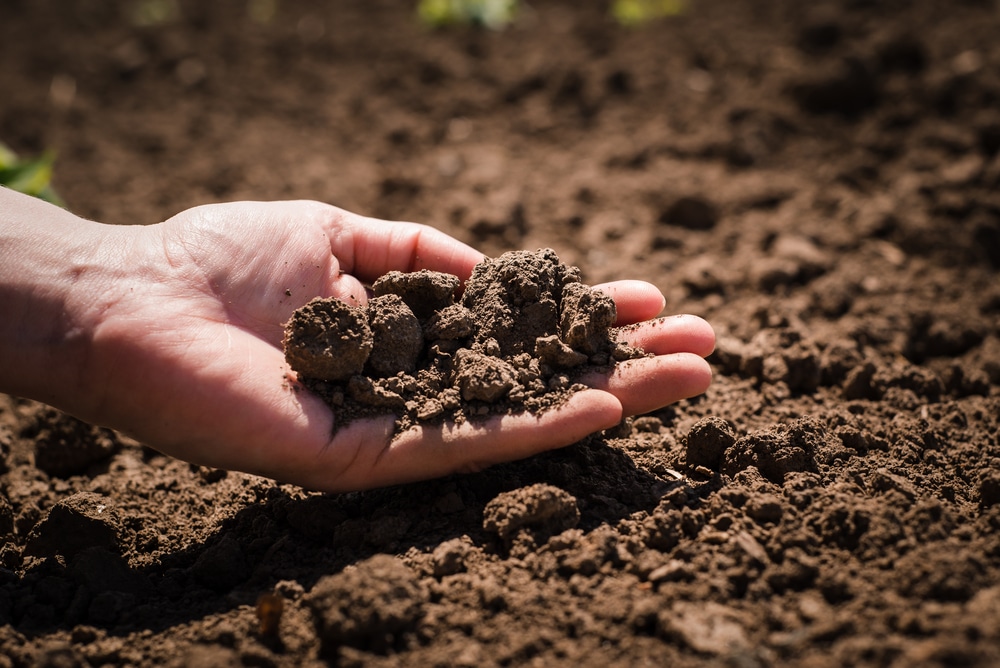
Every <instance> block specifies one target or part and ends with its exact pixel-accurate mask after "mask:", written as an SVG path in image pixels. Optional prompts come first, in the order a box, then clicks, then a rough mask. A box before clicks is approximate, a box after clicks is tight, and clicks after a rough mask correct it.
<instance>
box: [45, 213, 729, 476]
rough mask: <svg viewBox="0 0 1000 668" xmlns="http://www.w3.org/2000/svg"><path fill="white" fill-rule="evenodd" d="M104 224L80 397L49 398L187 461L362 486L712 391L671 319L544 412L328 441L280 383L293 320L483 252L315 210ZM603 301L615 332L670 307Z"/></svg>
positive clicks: (317, 414) (706, 348)
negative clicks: (392, 276) (627, 357)
mask: <svg viewBox="0 0 1000 668" xmlns="http://www.w3.org/2000/svg"><path fill="white" fill-rule="evenodd" d="M101 227H102V228H104V233H105V234H106V235H111V236H112V237H113V239H112V241H111V242H105V243H104V244H102V249H103V250H102V253H101V255H100V257H101V258H102V262H103V264H104V265H106V266H114V267H115V270H114V271H110V272H104V273H106V274H108V275H109V276H110V277H111V278H113V280H110V279H109V280H104V281H103V282H101V281H96V282H95V281H94V280H93V279H91V280H90V281H89V282H88V285H90V286H91V288H90V289H91V290H94V289H96V288H95V287H94V286H97V285H100V286H102V289H103V290H105V292H104V293H103V294H102V297H101V298H100V299H96V300H92V301H93V302H94V303H93V306H92V307H91V312H90V313H89V314H88V315H87V316H86V317H80V318H78V319H77V320H78V321H79V322H83V323H86V325H85V329H87V330H88V332H89V333H90V336H89V343H88V345H87V349H86V354H85V355H82V356H80V359H81V360H82V361H81V362H80V363H81V364H82V368H81V369H80V370H79V373H77V374H75V376H74V377H75V378H77V387H75V388H69V389H70V390H72V392H70V393H68V394H67V396H75V397H77V398H75V399H67V400H66V401H65V402H63V403H65V404H67V405H59V402H58V401H55V402H52V403H55V404H56V405H57V406H58V407H61V408H64V409H66V410H69V411H70V412H73V413H75V414H77V415H78V416H80V417H81V418H83V419H86V420H90V421H92V422H95V423H98V424H105V425H109V426H113V427H115V428H118V429H121V430H122V431H125V432H127V433H130V434H131V435H133V436H135V437H136V438H137V439H139V440H141V441H142V442H144V443H146V444H148V445H150V446H151V447H154V448H156V449H158V450H161V451H162V452H164V453H167V454H170V455H173V456H176V457H180V458H182V459H185V460H188V461H191V462H196V463H201V464H206V465H210V466H216V467H221V468H227V469H236V470H242V471H246V472H250V473H256V474H260V475H264V476H268V477H272V478H277V479H279V480H282V481H285V482H291V483H297V484H300V485H303V486H305V487H309V488H313V489H320V490H328V491H346V490H356V489H364V488H371V487H377V486H381V485H388V484H393V483H400V482H407V481H413V480H419V479H426V478H432V477H436V476H441V475H445V474H448V473H452V472H456V471H468V470H475V469H479V468H482V467H485V466H488V465H490V464H494V463H498V462H501V461H508V460H513V459H518V458H522V457H526V456H528V455H531V454H534V453H537V452H541V451H543V450H548V449H551V448H557V447H561V446H565V445H568V444H570V443H573V442H575V441H577V440H579V439H581V438H583V437H585V436H586V435H588V434H590V433H592V432H595V431H598V430H601V429H605V428H608V427H611V426H614V425H615V424H617V423H618V422H619V421H620V420H621V419H622V417H623V416H624V415H630V414H635V413H641V412H647V411H650V410H653V409H656V408H659V407H661V406H664V405H667V404H670V403H672V402H675V401H677V400H679V399H682V398H685V397H689V396H693V395H695V394H699V393H701V392H704V391H705V389H706V388H707V387H708V384H709V382H710V380H711V372H710V370H709V367H708V365H707V364H706V363H705V361H704V360H703V359H702V357H703V356H705V355H708V354H709V353H710V352H711V350H712V348H713V346H714V335H713V333H712V330H711V328H710V327H709V326H708V325H707V324H706V323H705V322H704V321H703V320H701V319H699V318H695V317H692V316H680V317H675V318H667V319H661V320H653V321H649V322H646V323H645V324H644V325H642V326H641V327H639V328H636V329H632V330H630V331H629V332H628V333H627V336H628V339H629V342H631V343H633V344H635V345H638V346H641V347H642V348H643V349H645V350H646V351H647V352H652V353H654V354H655V355H656V357H652V358H644V359H639V360H632V361H629V362H626V363H624V364H620V365H618V367H616V369H615V371H614V373H613V374H611V376H610V377H594V378H591V379H588V382H589V384H592V386H593V387H594V388H595V389H590V390H585V391H582V392H579V393H577V394H575V395H573V397H572V398H571V399H570V400H569V402H567V404H566V405H564V406H563V407H561V408H559V409H557V410H553V411H549V412H546V413H543V414H542V415H540V416H534V415H529V414H524V415H517V416H504V417H498V418H493V419H490V420H488V421H487V422H484V423H479V422H477V423H470V422H466V423H464V424H462V425H460V426H455V425H446V426H444V427H421V428H417V429H413V430H410V431H407V432H406V433H404V434H402V435H401V436H399V437H398V438H396V439H392V435H393V423H394V418H393V417H391V416H386V417H384V418H378V419H371V420H359V421H356V422H352V423H350V424H349V425H347V426H346V427H345V428H342V429H338V430H336V431H334V425H335V420H336V418H335V415H334V414H333V413H332V412H331V411H330V409H329V408H328V407H327V406H326V405H325V404H324V403H323V402H322V401H320V400H319V399H318V398H317V397H316V396H314V395H313V394H311V393H310V392H307V391H305V390H302V389H301V388H300V387H299V386H298V385H297V384H296V383H294V382H292V381H291V380H290V378H291V377H292V376H293V375H294V374H293V372H291V371H290V369H289V368H288V366H287V364H286V363H285V360H284V355H283V352H282V347H281V339H282V334H283V323H285V322H286V321H287V320H288V319H289V317H290V316H291V314H292V312H293V311H294V310H295V309H296V308H298V307H300V306H302V305H303V304H305V303H306V302H307V301H309V300H310V299H312V298H313V297H315V296H335V297H339V298H341V299H344V300H346V301H348V302H353V303H357V304H360V303H364V301H365V300H366V295H365V289H364V287H363V283H362V282H369V283H370V282H371V281H373V280H374V279H375V278H377V277H378V276H380V275H382V274H383V273H385V272H387V271H390V270H401V271H415V270H418V269H433V270H436V271H444V272H449V273H452V274H456V275H458V276H459V277H460V278H462V279H465V278H467V277H468V276H469V274H470V273H471V271H472V268H473V266H474V265H475V264H476V263H477V262H479V261H480V260H481V259H482V257H483V256H482V255H481V254H480V253H478V252H477V251H474V250H473V249H471V248H470V247H468V246H466V245H464V244H462V243H460V242H458V241H457V240H455V239H452V238H451V237H448V236H447V235H445V234H443V233H441V232H439V231H436V230H434V229H432V228H430V227H427V226H423V225H418V224H414V223H394V222H386V221H380V220H374V219H370V218H364V217H361V216H357V215H354V214H351V213H348V212H345V211H342V210H340V209H336V208H334V207H330V206H326V205H322V204H318V203H314V202H282V203H238V204H222V205H211V206H205V207H198V208H195V209H191V210H189V211H185V212H184V213H181V214H179V215H178V216H175V217H174V218H172V219H170V220H168V221H166V222H165V223H161V224H159V225H152V226H148V227H131V228H106V227H104V226H101ZM91 273H94V272H91ZM96 273H97V274H98V275H100V274H101V272H96ZM601 289H603V290H606V291H607V292H608V293H609V294H611V295H612V296H613V297H614V299H615V300H616V302H617V304H618V309H619V324H625V323H630V322H639V321H643V320H646V319H648V318H651V317H653V316H655V315H656V314H658V313H659V311H660V310H661V309H662V308H663V303H664V302H663V297H662V295H660V293H659V291H658V290H656V288H655V287H653V286H651V285H649V284H647V283H642V282H637V281H628V282H618V283H611V284H607V285H604V286H601ZM83 301H86V300H83ZM74 303H79V300H75V301H74ZM331 435H332V437H331Z"/></svg>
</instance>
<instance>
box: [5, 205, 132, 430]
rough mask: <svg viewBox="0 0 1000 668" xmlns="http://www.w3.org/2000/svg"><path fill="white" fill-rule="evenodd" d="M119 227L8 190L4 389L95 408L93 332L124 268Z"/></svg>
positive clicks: (76, 409)
mask: <svg viewBox="0 0 1000 668" xmlns="http://www.w3.org/2000/svg"><path fill="white" fill-rule="evenodd" d="M124 242H125V236H124V235H122V234H117V233H114V228H113V227H111V226H105V225H101V224H100V223H95V222H91V221H86V220H83V219H81V218H79V217H77V216H75V215H73V214H71V213H69V212H68V211H65V210H63V209H60V208H58V207H55V206H52V205H50V204H46V203H45V202H42V201H40V200H36V199H34V198H30V197H27V196H24V195H20V194H18V193H14V192H12V191H9V190H0V312H3V313H4V318H3V319H2V321H0V391H3V392H7V393H10V394H15V395H18V396H23V397H28V398H32V399H37V400H39V401H43V402H45V403H48V404H51V405H54V406H56V407H58V408H62V409H64V410H67V411H69V412H72V413H77V414H81V413H83V414H86V413H88V412H90V410H89V407H88V406H87V403H88V402H90V401H94V400H95V397H93V396H89V395H92V393H89V392H87V391H86V390H87V387H88V373H89V367H90V364H89V358H90V351H91V348H92V346H91V344H92V338H93V333H94V332H95V331H96V329H97V327H98V325H99V322H100V319H101V316H102V314H103V313H104V312H106V310H107V306H108V305H109V304H110V303H111V302H112V301H114V300H115V297H114V296H113V292H112V289H111V288H112V286H114V285H115V284H116V280H115V278H116V277H115V274H117V273H121V271H122V268H123V263H122V262H121V261H120V258H122V257H124V255H122V249H123V244H124Z"/></svg>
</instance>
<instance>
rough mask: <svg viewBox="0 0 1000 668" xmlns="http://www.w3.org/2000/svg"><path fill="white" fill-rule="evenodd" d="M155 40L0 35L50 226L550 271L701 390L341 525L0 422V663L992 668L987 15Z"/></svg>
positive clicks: (337, 13)
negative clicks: (612, 310) (693, 351)
mask: <svg viewBox="0 0 1000 668" xmlns="http://www.w3.org/2000/svg"><path fill="white" fill-rule="evenodd" d="M155 4H156V3H148V2H139V1H138V0H136V1H134V2H133V1H126V0H120V1H119V2H106V3H95V2H88V1H85V0H74V1H72V2H68V3H61V2H60V3H57V2H55V0H45V1H40V2H34V1H33V2H27V1H24V0H22V1H16V0H15V1H14V2H13V3H8V5H9V6H8V7H7V8H6V9H5V11H4V14H5V17H4V20H3V21H0V56H2V59H3V62H4V63H5V64H6V67H4V68H3V69H2V71H0V90H2V91H4V92H3V96H2V98H0V139H2V140H3V141H5V142H7V143H9V144H10V145H11V146H12V147H13V148H15V149H17V150H19V151H22V152H24V153H34V152H40V151H42V150H44V149H45V148H47V147H52V148H54V149H56V150H57V151H58V155H59V158H58V162H57V170H56V186H57V188H58V189H59V191H60V192H61V194H62V195H63V196H64V197H65V199H66V200H67V202H68V204H69V206H70V207H71V208H72V209H73V210H74V211H77V212H78V213H80V214H82V215H85V216H88V217H93V218H96V219H99V220H102V221H105V222H111V223H123V224H132V223H149V222H155V221H157V220H162V219H165V218H167V217H169V216H170V215H172V214H173V213H175V212H177V211H179V210H181V209H184V208H186V207H189V206H193V205H195V204H200V203H204V202H208V201H216V200H230V199H279V198H292V197H296V198H298V197H305V198H312V199H320V200H325V201H329V202H332V203H335V204H338V205H340V206H343V207H345V208H348V209H353V210H356V211H358V212H361V213H365V214H369V215H377V216H382V217H388V218H399V219H409V220H419V221H422V222H428V223H432V224H434V225H435V226H438V227H440V228H441V229H444V230H445V231H447V232H449V233H452V234H454V235H456V236H458V237H460V238H462V239H464V240H466V241H469V242H470V243H474V244H475V245H477V246H479V247H480V248H482V249H483V250H484V251H486V252H488V253H490V254H492V255H498V254H500V253H501V252H503V251H505V250H509V249H514V248H527V249H535V248H543V247H551V248H554V249H556V250H557V252H558V253H559V256H560V258H562V259H563V260H564V261H565V262H567V263H570V264H574V265H577V266H579V267H580V268H581V269H582V270H583V279H584V280H585V281H586V282H587V283H588V284H594V283H597V282H600V281H604V280H608V279H612V278H633V277H634V278H644V279H646V280H650V281H652V282H654V283H656V284H657V285H659V286H660V287H661V288H662V289H663V290H664V292H665V293H666V294H667V296H668V310H670V311H671V312H679V311H684V312H692V313H697V314H699V315H701V316H703V317H705V318H707V319H708V320H709V321H710V322H712V323H713V325H714V326H715V327H716V331H717V333H718V336H719V347H718V350H717V352H716V353H715V354H714V355H713V357H712V358H711V361H712V363H713V365H714V368H715V370H716V380H715V384H714V385H713V387H712V389H711V390H710V391H709V392H708V393H707V395H705V396H704V397H701V398H698V399H695V400H691V401H686V402H682V403H681V404H679V405H676V406H672V407H669V408H667V409H664V410H662V411H659V412H657V413H655V414H652V415H647V416H642V417H638V418H636V419H634V420H632V421H631V422H630V423H629V424H628V425H626V426H625V427H623V428H622V429H621V430H620V431H618V432H616V433H609V434H603V435H600V436H595V437H593V438H591V439H589V440H587V441H585V442H582V443H579V444H577V445H574V446H571V447H569V448H566V449H565V450H562V451H558V452H553V453H550V454H546V455H543V456H538V457H534V458H532V459H530V460H526V461H523V462H519V463H514V464H509V465H504V466H499V467H496V468H494V469H491V470H488V471H485V472H483V473H480V474H476V475H469V476H461V477H454V478H450V479H447V480H440V481H433V482H428V483H423V484H417V485H409V486H403V487H395V488H390V489H384V490H377V491H372V492H366V493H358V494H346V495H321V494H314V493H309V492H305V491H303V490H301V489H299V488H296V487H292V486H288V485H281V484H278V483H275V482H273V481H269V480H265V479H261V478H255V477H252V476H247V475H243V474H237V473H227V472H224V471H218V470H212V469H205V468H196V467H191V466H189V465H187V464H185V463H182V462H178V461H176V460H172V459H169V458H166V457H163V456H161V455H159V454H157V453H155V452H153V451H151V450H149V449H146V448H144V447H143V446H142V445H141V444H139V443H135V442H132V441H130V440H128V439H126V438H124V437H121V436H118V435H116V434H114V433H113V432H109V431H106V430H101V429H97V428H94V427H90V426H88V425H83V424H81V423H78V422H76V421H75V420H73V419H72V418H69V417H67V416H64V415H61V414H59V413H57V412H54V411H52V410H50V409H46V408H43V407H40V406H38V405H36V404H33V403H30V402H25V401H21V400H18V399H16V398H3V401H2V402H0V448H2V455H3V460H2V461H3V465H2V466H0V469H2V471H0V487H2V489H3V490H4V494H3V496H0V566H2V568H0V650H2V651H0V665H18V666H21V665H125V664H168V665H185V666H198V665H212V666H216V665H256V666H266V665H289V666H292V665H303V664H309V663H315V662H322V661H331V662H339V663H342V664H344V665H362V664H363V665H425V664H438V665H459V666H461V665H469V666H473V665H474V666H489V665H521V664H527V663H532V662H538V663H540V664H544V665H557V664H564V665H565V664H574V665H583V666H598V665H601V666H604V665H642V664H644V663H645V664H650V665H678V666H685V665H718V664H720V663H724V662H728V663H730V664H733V665H746V666H754V665H775V664H781V665H803V666H805V665H809V666H825V665H831V666H832V665H860V666H863V665H901V666H902V665H942V666H944V665H979V666H989V665H996V664H997V663H998V662H1000V586H998V585H997V582H1000V441H998V439H1000V436H998V434H1000V417H998V416H1000V282H998V274H997V272H998V268H1000V153H998V152H1000V111H998V109H1000V106H998V103H1000V42H997V40H996V35H997V34H1000V32H998V30H1000V14H998V12H997V9H996V7H995V4H994V3H991V2H977V1H973V0H966V1H963V2H958V3H937V2H932V1H931V0H914V1H912V2H902V1H900V2H895V1H889V2H882V3H873V2H859V1H857V0H842V1H840V2H824V3H821V4H815V3H810V4H808V6H807V5H806V4H803V3H798V2H791V1H790V0H789V1H787V2H785V1H782V2H764V1H759V2H758V1H757V0H747V2H743V3H733V2H723V1H722V0H697V1H695V0H692V1H691V2H690V3H689V5H690V7H689V11H688V12H687V14H685V15H683V16H679V17H675V18H672V19H668V20H663V21H658V22H654V23H651V24H648V25H645V26H641V27H639V28H636V29H624V28H621V27H619V26H617V25H616V24H615V23H614V22H613V21H612V20H611V19H610V18H609V17H608V15H607V13H606V11H605V6H604V5H603V3H589V4H588V6H587V7H584V8H580V7H578V6H577V5H578V4H579V3H571V2H556V1H543V0H537V1H536V2H532V3H531V4H530V6H529V7H527V8H526V9H525V11H524V12H522V14H521V16H520V18H519V20H518V21H517V22H516V23H515V24H514V25H512V26H510V27H509V28H508V29H507V30H505V31H503V32H496V33H494V32H483V31H477V30H471V29H470V30H465V29H457V30H450V31H444V32H433V31H429V30H427V29H425V28H423V27H421V26H420V25H419V24H418V23H417V22H416V21H415V19H414V16H413V13H412V11H411V9H412V7H410V4H409V3H391V2H387V1H384V2H383V1H378V2H372V1H365V2H361V1H358V2H337V3H327V2H315V1H312V2H310V1H307V0H282V1H281V2H278V3H275V4H274V5H273V7H276V13H275V14H274V15H273V17H272V18H270V19H269V20H267V21H264V20H263V19H264V18H266V16H267V12H266V11H263V10H266V9H267V8H268V6H270V5H268V4H267V3H257V2H242V1H237V0H225V1H220V2H214V3H198V2H193V1H191V2H189V1H187V0H181V1H179V2H177V3H164V4H162V5H160V6H161V7H167V8H168V9H170V8H173V12H174V14H173V17H172V18H169V17H168V19H169V20H167V21H166V22H164V23H154V24H152V25H140V23H142V21H140V20H139V18H141V16H145V17H147V18H148V17H150V16H152V15H151V14H149V13H148V11H147V12H146V13H145V14H142V12H140V10H143V9H145V10H148V9H149V8H150V7H153V5H155ZM136 12H139V14H137V13H136ZM262 595H266V596H265V597H264V598H263V599H261V596H262ZM279 610H280V615H279V613H278V611H279Z"/></svg>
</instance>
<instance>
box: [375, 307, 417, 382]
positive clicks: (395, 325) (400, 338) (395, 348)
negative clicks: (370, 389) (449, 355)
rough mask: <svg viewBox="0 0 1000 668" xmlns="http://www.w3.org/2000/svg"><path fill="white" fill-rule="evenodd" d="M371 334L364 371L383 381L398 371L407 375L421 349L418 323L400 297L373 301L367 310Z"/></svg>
mask: <svg viewBox="0 0 1000 668" xmlns="http://www.w3.org/2000/svg"><path fill="white" fill-rule="evenodd" d="M366 308H367V311H368V313H367V315H368V325H369V327H371V330H372V350H371V354H370V355H369V356H368V364H367V366H366V367H365V368H366V371H368V373H369V374H371V375H372V376H375V377H378V378H384V377H386V376H393V375H395V374H397V373H399V372H400V371H402V372H404V373H410V372H411V371H413V370H414V369H415V368H416V366H417V358H418V357H419V355H420V352H421V350H422V349H423V342H424V341H423V332H422V331H421V329H420V322H419V321H418V320H417V317H416V316H415V315H414V314H413V311H411V310H410V307H409V306H407V304H406V302H405V301H403V298H402V297H400V296H399V295H394V294H386V295H382V296H381V297H373V298H372V299H371V300H369V301H368V304H367V306H366Z"/></svg>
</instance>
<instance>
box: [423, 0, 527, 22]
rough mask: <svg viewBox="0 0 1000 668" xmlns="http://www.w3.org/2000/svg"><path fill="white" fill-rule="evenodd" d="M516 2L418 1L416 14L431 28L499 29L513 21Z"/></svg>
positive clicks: (471, 0)
mask: <svg viewBox="0 0 1000 668" xmlns="http://www.w3.org/2000/svg"><path fill="white" fill-rule="evenodd" d="M517 5H518V0H420V4H419V5H418V6H417V14H418V15H419V16H420V19H421V20H422V21H423V22H424V23H426V24H428V25H432V26H445V25H452V24H473V25H481V26H485V27H487V28H493V29H499V28H502V27H504V26H505V25H507V24H508V23H510V22H511V21H512V20H514V14H515V13H516V12H517Z"/></svg>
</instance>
